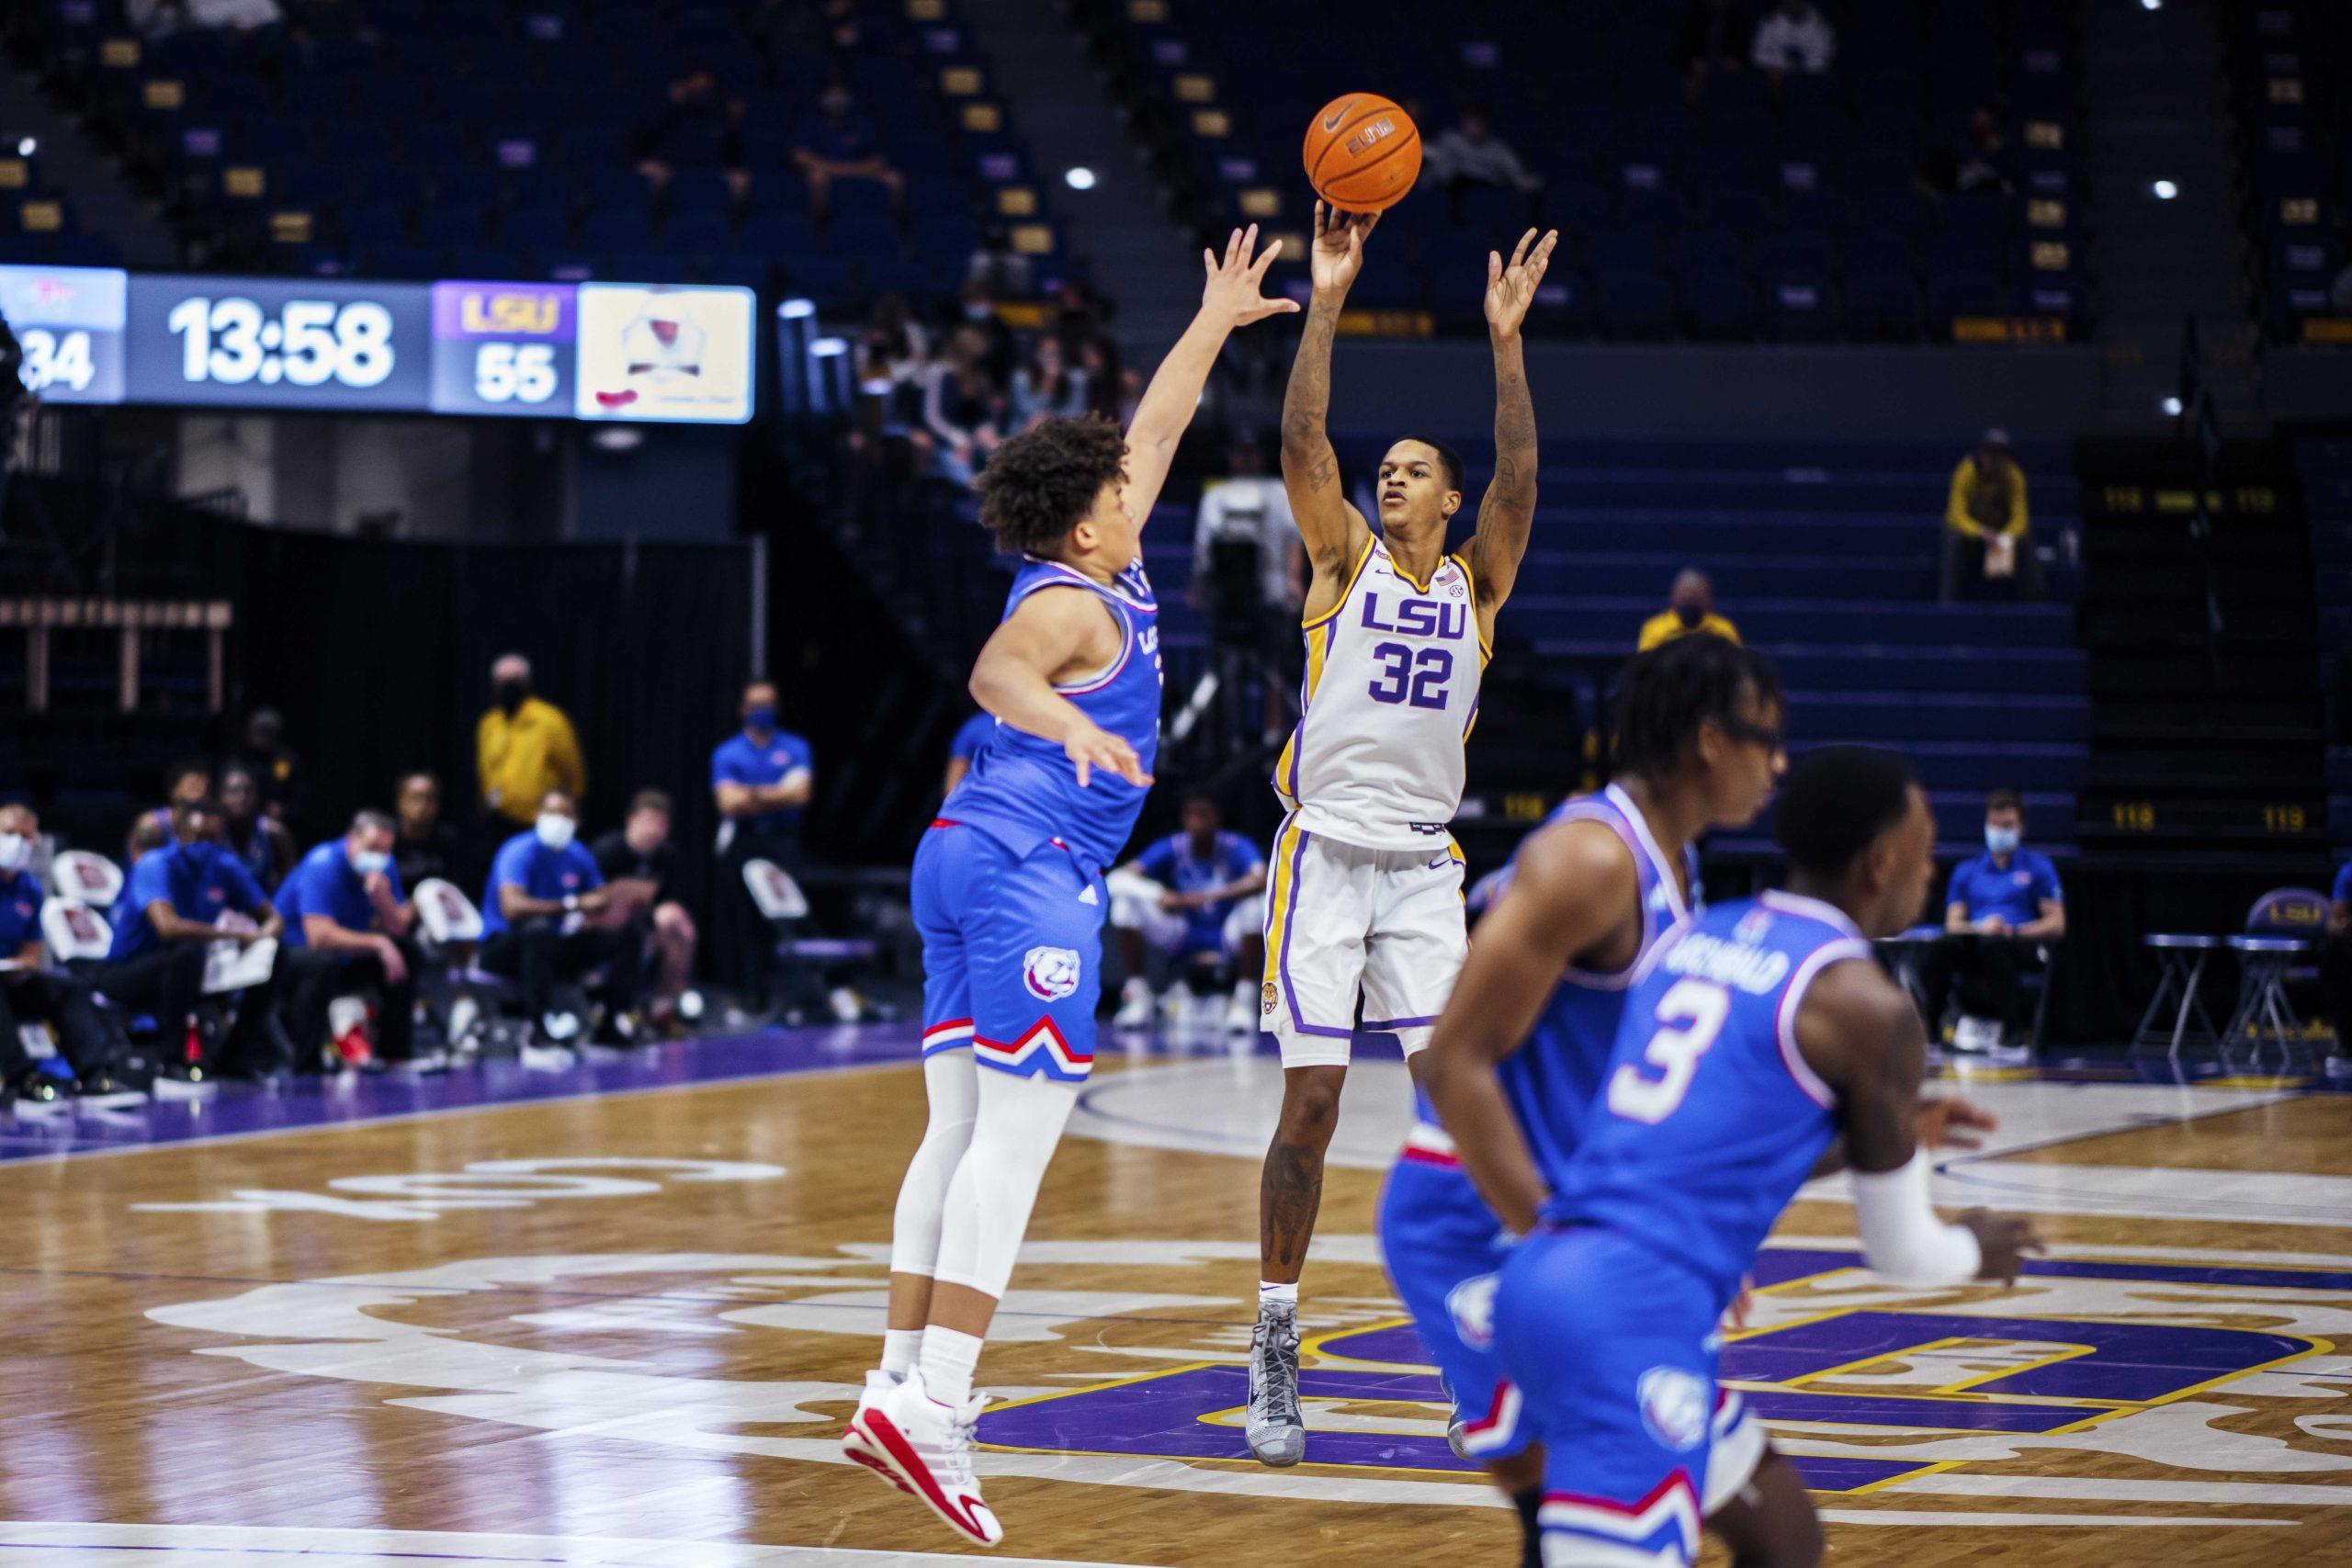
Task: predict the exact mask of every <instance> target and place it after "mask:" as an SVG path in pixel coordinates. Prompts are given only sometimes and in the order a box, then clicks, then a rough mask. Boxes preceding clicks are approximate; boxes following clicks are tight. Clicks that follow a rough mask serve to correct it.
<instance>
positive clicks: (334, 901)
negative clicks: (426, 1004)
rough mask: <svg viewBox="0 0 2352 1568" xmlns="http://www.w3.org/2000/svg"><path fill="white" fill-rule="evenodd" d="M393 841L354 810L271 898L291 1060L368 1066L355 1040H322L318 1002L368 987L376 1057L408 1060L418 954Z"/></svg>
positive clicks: (375, 821) (375, 816)
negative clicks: (320, 1054)
mask: <svg viewBox="0 0 2352 1568" xmlns="http://www.w3.org/2000/svg"><path fill="white" fill-rule="evenodd" d="M392 836H393V824H392V819H391V818H389V817H387V816H385V815H384V814H383V813H382V812H380V811H362V812H360V813H359V814H358V815H357V816H356V817H354V818H352V819H351V827H350V829H349V830H347V831H346V832H345V834H344V835H343V837H341V838H339V839H329V840H327V841H326V842H325V843H323V844H321V845H319V846H318V847H317V848H315V849H313V850H312V851H311V852H310V853H308V854H306V855H304V856H303V857H302V859H301V862H300V864H298V865H296V866H295V868H294V871H293V874H291V875H289V876H288V877H287V879H286V885H285V886H282V887H280V888H279V889H278V890H277V912H278V914H279V915H281V916H282V917H284V919H285V921H286V935H285V937H284V938H283V939H282V941H281V942H280V945H279V948H278V953H277V966H278V972H279V976H280V983H281V986H282V988H283V989H284V991H285V995H286V1027H287V1032H288V1033H289V1034H291V1035H292V1036H293V1039H294V1048H295V1051H296V1052H297V1057H296V1059H297V1060H298V1061H299V1060H303V1059H306V1058H307V1057H308V1056H309V1055H310V1054H311V1053H312V1052H316V1051H318V1050H320V1049H321V1048H322V1047H323V1048H325V1049H326V1050H328V1051H329V1052H331V1053H332V1054H333V1055H334V1056H335V1057H337V1058H338V1059H340V1060H341V1061H342V1062H343V1063H344V1065H345V1066H365V1065H366V1064H367V1062H368V1048H367V1043H366V1042H365V1041H364V1040H363V1039H359V1038H357V1037H346V1038H339V1039H337V1040H335V1041H334V1043H332V1044H330V1043H328V1040H327V1034H328V1022H327V1003H328V1002H329V1001H330V1000H331V999H332V998H334V997H336V996H340V995H347V994H348V993H350V992H352V991H355V990H357V989H359V988H360V987H367V986H372V987H375V989H376V993H377V996H378V998H379V1000H380V1003H381V1005H380V1007H379V1010H378V1012H377V1019H376V1052H375V1054H376V1055H379V1056H381V1057H382V1058H383V1059H384V1060H385V1061H387V1062H405V1061H407V1060H408V1059H409V1055H410V1050H409V1038H410V1029H411V1026H412V1024H413V1020H414V1010H415V1006H416V979H415V976H416V967H417V953H416V949H415V948H414V947H413V946H411V945H410V943H409V926H410V923H411V921H412V920H413V911H412V910H411V909H410V908H409V903H408V894H407V890H406V885H405V884H404V883H402V882H401V874H400V868H399V867H398V866H396V865H394V864H393V863H392Z"/></svg>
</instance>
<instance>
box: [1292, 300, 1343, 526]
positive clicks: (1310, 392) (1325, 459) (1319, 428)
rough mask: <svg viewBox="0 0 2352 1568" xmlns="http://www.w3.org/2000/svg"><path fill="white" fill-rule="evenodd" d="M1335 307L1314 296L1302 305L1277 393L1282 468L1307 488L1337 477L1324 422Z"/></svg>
mask: <svg viewBox="0 0 2352 1568" xmlns="http://www.w3.org/2000/svg"><path fill="white" fill-rule="evenodd" d="M1339 325H1340V318H1339V312H1338V311H1337V310H1334V309H1332V308H1331V307H1329V306H1328V305H1326V304H1324V303H1323V302H1322V301H1321V300H1317V301H1316V302H1315V303H1314V304H1312V305H1310V306H1309V307H1308V308H1307V311H1306V330H1305V331H1304V332H1302V333H1300V334H1299V339H1298V359H1297V362H1296V363H1295V364H1294V365H1293V366H1292V367H1291V373H1290V385H1289V387H1288V388H1287V389H1284V391H1283V472H1284V473H1285V474H1286V475H1291V476H1294V477H1295V479H1297V481H1298V482H1299V483H1300V484H1302V485H1303V486H1305V487H1306V489H1307V490H1310V491H1323V490H1328V489H1329V488H1330V486H1331V485H1333V484H1334V483H1336V482H1337V481H1338V479H1339V477H1340V460H1339V457H1338V456H1337V455H1336V454H1335V453H1333V451H1332V450H1331V440H1330V437H1329V434H1326V432H1325V430H1324V421H1325V419H1326V417H1327V416H1328V415H1329V412H1330V408H1331V341H1332V339H1333V337H1334V336H1335V335H1336V334H1337V333H1338V331H1339Z"/></svg>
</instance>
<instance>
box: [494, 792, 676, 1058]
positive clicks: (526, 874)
mask: <svg viewBox="0 0 2352 1568" xmlns="http://www.w3.org/2000/svg"><path fill="white" fill-rule="evenodd" d="M579 828H580V807H579V804H578V803H577V802H575V801H574V800H573V799H572V798H571V795H567V794H565V793H564V792H563V791H562V790H560V789H551V790H548V792H547V793H546V794H545V795H542V796H541V797H540V799H539V815H538V818H537V820H536V821H535V822H534V823H533V824H532V825H531V828H530V829H529V830H528V831H527V832H522V833H517V834H515V836H514V837H513V838H511V839H509V840H506V842H505V843H504V844H503V846H501V847H500V849H499V852H498V857H497V859H496V860H495V861H494V862H493V863H492V865H491V869H490V884H489V886H486V887H485V888H483V889H482V896H481V966H482V967H483V968H485V969H487V970H489V971H490V972H491V973H492V974H493V975H503V976H507V977H508V978H510V979H512V980H514V981H515V983H516V985H517V986H518V987H519V988H520V989H521V991H522V1001H523V1009H524V1011H525V1012H526V1014H528V1016H529V1017H530V1018H531V1019H532V1020H533V1021H535V1022H536V1023H537V1025H538V1027H539V1028H540V1030H541V1031H542V1032H544V1033H545V1034H546V1035H547V1037H548V1039H549V1040H550V1041H551V1042H553V1043H558V1044H561V1043H565V1041H564V1039H563V1037H564V1036H565V1035H567V1034H568V1033H569V1029H568V1028H567V1026H566V1025H565V1024H564V1022H563V1021H561V1020H560V1019H557V1018H554V1017H552V1016H550V1008H549V1003H550V1002H551V1001H552V999H553V997H554V993H555V984H556V982H557V981H558V980H568V979H572V978H575V977H577V976H582V975H585V974H587V973H588V972H589V971H590V970H592V969H594V968H597V967H598V966H600V965H601V966H602V967H603V969H604V971H605V985H604V988H603V992H602V994H601V995H600V996H599V997H598V998H597V999H598V1000H600V1001H602V1002H603V1003H604V1004H605V1014H606V1023H605V1029H606V1032H607V1034H608V1036H614V1037H626V1034H627V1032H628V1030H629V1028H630V1027H631V1026H632V1024H633V1021H634V1010H635V1009H636V1006H637V988H638V972H639V967H640V966H641V959H640V956H639V944H638V943H637V942H632V941H630V940H629V935H628V931H627V930H626V929H624V928H623V927H622V926H621V925H620V924H619V921H620V919H625V918H626V915H627V913H628V908H627V907H626V906H625V905H621V904H616V902H615V901H614V898H613V895H612V890H611V889H609V888H608V887H606V886H605V874H604V873H603V872H602V871H600V870H598V869H597V866H596V857H595V856H594V855H592V854H590V853H589V852H588V847H587V846H586V845H585V844H582V843H581V842H579V841H578V837H577V835H578V832H579Z"/></svg>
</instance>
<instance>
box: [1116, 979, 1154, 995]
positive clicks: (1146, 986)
mask: <svg viewBox="0 0 2352 1568" xmlns="http://www.w3.org/2000/svg"><path fill="white" fill-rule="evenodd" d="M1119 995H1120V996H1121V997H1122V998H1124V999H1125V1000H1127V1001H1134V1000H1135V999H1136V998H1138V997H1140V998H1143V999H1144V1000H1145V1001H1149V1000H1151V982H1150V981H1148V980H1147V979H1145V978H1144V977H1143V976H1140V975H1130V976H1127V983H1126V984H1125V985H1124V986H1122V987H1119Z"/></svg>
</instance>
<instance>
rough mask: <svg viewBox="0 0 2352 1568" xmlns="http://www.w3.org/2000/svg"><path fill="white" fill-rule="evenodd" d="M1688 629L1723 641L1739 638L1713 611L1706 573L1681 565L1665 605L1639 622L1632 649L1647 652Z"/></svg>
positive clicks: (1737, 632)
mask: <svg viewBox="0 0 2352 1568" xmlns="http://www.w3.org/2000/svg"><path fill="white" fill-rule="evenodd" d="M1692 632H1705V633H1707V634H1708V635H1709V636H1710V637H1721V638H1723V639H1724V641H1725V642H1737V641H1738V640H1739V628H1738V627H1737V626H1733V625H1732V624H1731V622H1730V621H1729V620H1727V619H1725V618H1724V616H1721V615H1716V614H1715V590H1714V585H1713V583H1711V582H1709V581H1707V574H1706V573H1705V572H1703V571H1699V570H1693V569H1692V568H1690V567H1685V568H1683V569H1682V570H1680V571H1679V572H1677V573H1675V576H1674V587H1673V588H1672V589H1671V590H1669V591H1668V593H1667V596H1666V608H1665V609H1663V610H1660V611H1659V612H1658V613H1657V615H1652V616H1651V617H1650V618H1649V619H1648V620H1646V621H1644V622H1643V623H1642V639H1641V641H1640V642H1639V643H1638V644H1636V645H1635V647H1634V651H1635V652H1636V653H1647V652H1648V651H1649V650H1650V649H1653V648H1656V647H1657V646H1658V644H1660V643H1664V642H1672V641H1673V640H1674V639H1675V638H1676V637H1688V636H1690V635H1691V633H1692Z"/></svg>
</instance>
